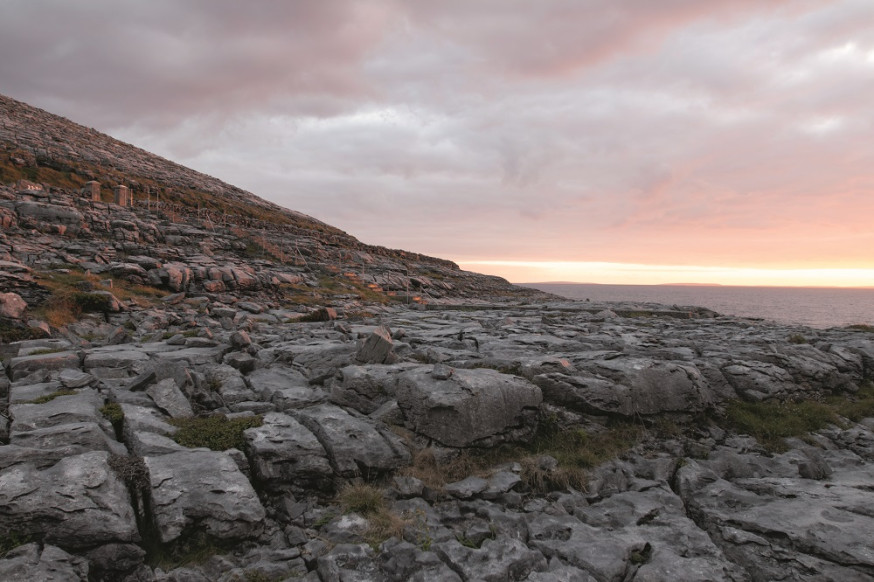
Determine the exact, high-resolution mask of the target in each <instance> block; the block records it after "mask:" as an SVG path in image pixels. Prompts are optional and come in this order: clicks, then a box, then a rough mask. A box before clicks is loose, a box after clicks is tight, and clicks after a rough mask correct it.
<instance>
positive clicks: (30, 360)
mask: <svg viewBox="0 0 874 582" xmlns="http://www.w3.org/2000/svg"><path fill="white" fill-rule="evenodd" d="M78 367H79V354H78V353H76V352H72V351H62V352H52V353H47V354H33V355H29V356H18V357H16V358H12V359H11V360H10V361H9V372H10V376H11V378H12V380H13V381H15V380H19V379H21V378H24V377H25V376H29V375H30V374H32V373H33V372H36V371H39V370H62V369H64V368H78Z"/></svg>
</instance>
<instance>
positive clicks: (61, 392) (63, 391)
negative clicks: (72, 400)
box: [24, 388, 76, 404]
mask: <svg viewBox="0 0 874 582" xmlns="http://www.w3.org/2000/svg"><path fill="white" fill-rule="evenodd" d="M73 394H76V391H75V390H68V389H66V388H62V389H61V390H55V391H54V392H52V393H51V394H46V395H45V396H40V397H39V398H34V399H33V400H28V401H27V402H25V403H24V404H45V403H46V402H51V401H52V400H54V399H55V398H59V397H61V396H72V395H73Z"/></svg>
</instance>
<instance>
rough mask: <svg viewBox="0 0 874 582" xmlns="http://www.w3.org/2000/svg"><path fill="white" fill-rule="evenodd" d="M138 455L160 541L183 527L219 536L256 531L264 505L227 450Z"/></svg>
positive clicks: (247, 534) (227, 537) (254, 533)
mask: <svg viewBox="0 0 874 582" xmlns="http://www.w3.org/2000/svg"><path fill="white" fill-rule="evenodd" d="M143 460H144V461H145V464H146V467H147V468H148V470H149V475H150V478H151V499H152V504H151V510H152V519H153V520H154V523H155V525H156V527H157V529H158V535H159V536H160V538H161V542H163V543H170V542H173V541H175V540H176V539H178V538H179V536H180V535H182V533H183V531H203V532H205V533H207V534H208V535H210V536H213V537H215V538H218V539H223V540H231V539H246V538H254V537H257V536H258V535H259V534H260V533H261V531H262V529H263V527H264V524H263V520H264V517H265V515H266V514H265V511H264V507H263V506H262V505H261V502H260V501H259V500H258V495H257V494H256V493H255V491H254V489H252V485H251V484H250V483H249V480H248V479H246V477H245V476H244V475H243V474H242V473H241V472H240V469H239V468H238V467H237V464H236V463H235V462H234V460H233V459H231V458H230V457H229V456H228V455H227V454H225V453H220V452H215V451H206V450H190V451H180V452H178V453H171V454H167V455H162V456H158V457H145V458H144V459H143Z"/></svg>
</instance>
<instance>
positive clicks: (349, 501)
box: [337, 483, 411, 548]
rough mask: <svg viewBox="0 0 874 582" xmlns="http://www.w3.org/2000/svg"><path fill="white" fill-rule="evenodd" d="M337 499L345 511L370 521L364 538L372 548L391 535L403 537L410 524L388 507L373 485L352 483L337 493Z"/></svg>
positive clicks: (381, 492)
mask: <svg viewBox="0 0 874 582" xmlns="http://www.w3.org/2000/svg"><path fill="white" fill-rule="evenodd" d="M337 501H338V502H339V504H340V506H341V507H343V510H344V511H345V512H350V511H351V512H355V513H359V514H361V515H362V516H363V517H365V518H366V519H367V521H368V522H369V523H370V527H369V528H368V530H367V533H366V534H365V536H364V537H365V540H366V541H367V543H369V544H370V545H371V546H373V547H374V548H376V547H378V546H379V544H381V543H382V542H384V541H385V540H387V539H389V538H391V537H397V538H403V535H404V529H405V528H406V527H407V526H408V525H410V524H411V522H410V521H409V520H405V519H403V518H401V517H400V516H399V515H397V514H396V513H394V512H392V511H391V510H390V509H389V508H388V504H387V503H386V501H385V495H384V493H383V491H382V490H381V489H379V488H378V487H376V486H375V485H370V484H366V483H353V484H350V485H347V486H346V487H344V488H343V489H341V490H340V492H339V493H338V494H337Z"/></svg>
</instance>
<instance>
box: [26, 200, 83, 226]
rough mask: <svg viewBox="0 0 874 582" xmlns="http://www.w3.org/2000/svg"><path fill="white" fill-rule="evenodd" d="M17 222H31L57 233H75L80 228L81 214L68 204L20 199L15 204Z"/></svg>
mask: <svg viewBox="0 0 874 582" xmlns="http://www.w3.org/2000/svg"><path fill="white" fill-rule="evenodd" d="M15 212H16V213H17V214H18V222H19V223H21V224H22V225H28V224H33V225H34V226H37V227H38V228H39V229H40V230H43V231H51V232H56V233H58V234H65V233H66V234H76V233H78V232H79V230H81V229H82V226H83V221H82V218H83V217H82V214H81V213H80V212H79V211H77V210H76V209H74V208H70V207H69V206H60V205H58V204H44V203H42V202H31V201H29V200H28V201H22V202H18V203H17V204H16V205H15Z"/></svg>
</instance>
